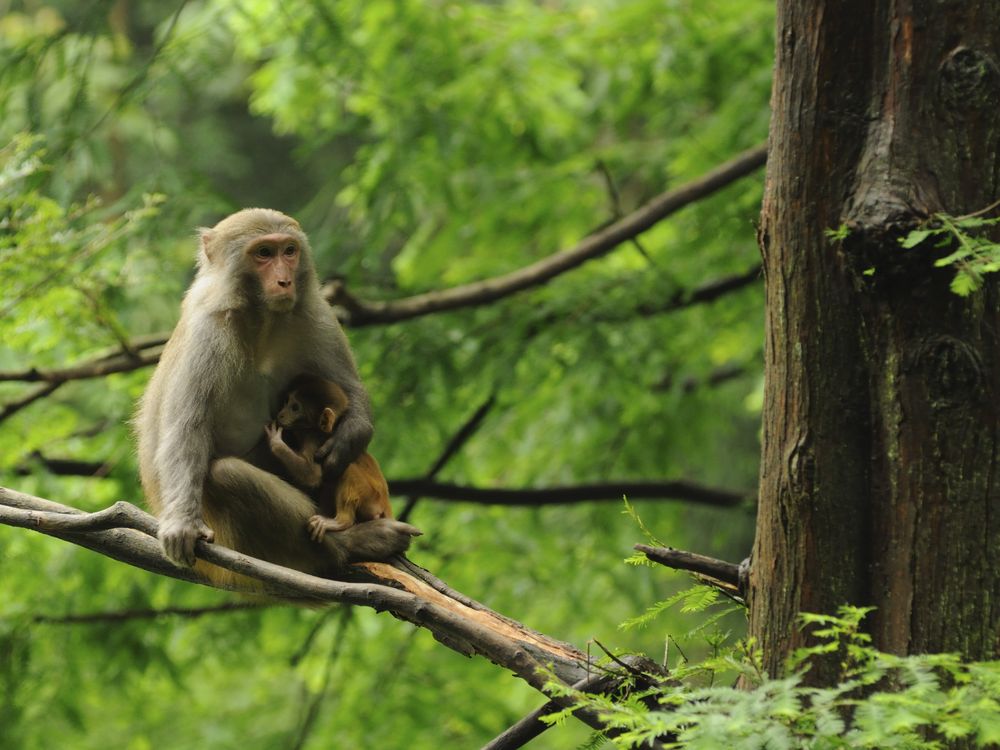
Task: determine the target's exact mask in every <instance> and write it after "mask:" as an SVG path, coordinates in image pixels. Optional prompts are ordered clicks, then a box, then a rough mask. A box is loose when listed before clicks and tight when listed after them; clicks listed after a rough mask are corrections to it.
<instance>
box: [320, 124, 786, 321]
mask: <svg viewBox="0 0 1000 750" xmlns="http://www.w3.org/2000/svg"><path fill="white" fill-rule="evenodd" d="M766 158H767V146H766V144H762V145H759V146H755V147H754V148H752V149H749V150H748V151H744V152H743V153H742V154H740V155H739V156H737V157H735V158H734V159H731V160H730V161H728V162H726V163H724V164H721V165H719V166H718V167H716V168H715V169H713V170H711V171H710V172H708V173H707V174H705V175H703V176H702V177H700V178H698V179H696V180H692V181H691V182H689V183H687V184H685V185H681V186H680V187H678V188H675V189H673V190H668V191H667V192H665V193H662V194H660V195H659V196H657V197H656V198H654V199H653V200H651V201H650V202H649V203H647V204H646V205H645V206H642V207H641V208H639V209H638V210H636V211H633V212H632V213H631V214H629V215H628V216H625V217H624V218H622V219H620V220H619V221H616V222H614V223H613V224H610V225H609V226H607V227H605V228H603V229H601V230H599V231H597V232H595V233H594V234H592V235H590V236H589V237H587V238H586V239H584V240H582V241H581V242H580V243H578V244H577V245H576V246H574V247H572V248H570V249H568V250H563V251H561V252H557V253H554V254H552V255H550V256H548V257H546V258H543V259H542V260H540V261H538V262H536V263H532V264H531V265H529V266H525V267H524V268H519V269H518V270H516V271H512V272H510V273H507V274H504V275H501V276H496V277H494V278H492V279H486V280H484V281H477V282H473V283H471V284H463V285H461V286H457V287H452V288H451V289H445V290H441V291H436V292H428V293H426V294H418V295H416V296H413V297H407V298H405V299H400V300H393V301H389V302H365V301H363V300H359V299H357V298H355V297H352V296H350V295H349V294H345V292H346V290H345V289H344V288H343V286H342V285H338V284H334V285H332V286H330V288H329V289H328V290H327V291H328V297H330V298H331V304H335V305H340V306H341V307H343V308H344V309H345V310H346V311H347V314H348V315H349V322H350V325H352V326H365V325H373V324H376V323H393V322H397V321H400V320H407V319H410V318H416V317H420V316H422V315H429V314H431V313H437V312H442V311H445V310H454V309H457V308H461V307H474V306H479V305H485V304H488V303H490V302H494V301H496V300H498V299H501V298H503V297H507V296H509V295H511V294H515V293H517V292H520V291H523V290H525V289H530V288H531V287H535V286H540V285H541V284H545V283H546V282H548V281H551V280H552V279H553V278H555V277H556V276H559V275H560V274H563V273H565V272H566V271H569V270H572V269H574V268H576V267H578V266H580V265H582V264H584V263H586V262H587V261H589V260H593V259H595V258H599V257H601V256H603V255H606V254H607V253H608V252H610V251H611V250H613V249H614V248H616V247H617V246H618V245H620V244H621V243H623V242H625V241H626V240H630V239H632V238H634V237H636V236H638V235H640V234H642V233H643V232H645V231H646V230H647V229H649V228H650V227H652V226H653V225H654V224H656V223H657V222H659V221H662V220H663V219H665V218H666V217H667V216H669V215H671V214H672V213H674V212H676V211H678V210H680V209H681V208H684V207H685V206H688V205H690V204H692V203H694V202H696V201H698V200H700V199H702V198H705V197H706V196H709V195H711V194H712V193H714V192H716V191H717V190H720V189H722V188H724V187H726V186H727V185H730V184H731V183H733V182H735V181H736V180H738V179H740V178H741V177H745V176H746V175H748V174H751V173H753V172H754V171H756V170H757V169H759V168H760V167H761V166H763V164H764V161H765V159H766Z"/></svg>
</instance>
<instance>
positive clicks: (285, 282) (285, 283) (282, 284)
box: [278, 279, 292, 289]
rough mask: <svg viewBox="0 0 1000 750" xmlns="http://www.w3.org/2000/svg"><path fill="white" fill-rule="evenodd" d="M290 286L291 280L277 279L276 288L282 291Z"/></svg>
mask: <svg viewBox="0 0 1000 750" xmlns="http://www.w3.org/2000/svg"><path fill="white" fill-rule="evenodd" d="M291 285H292V280H291V279H278V286H280V287H282V288H283V289H287V288H288V287H290V286H291Z"/></svg>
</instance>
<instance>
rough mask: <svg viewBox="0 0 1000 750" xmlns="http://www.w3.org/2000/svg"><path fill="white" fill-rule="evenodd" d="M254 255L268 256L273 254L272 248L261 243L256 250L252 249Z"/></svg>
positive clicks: (259, 256)
mask: <svg viewBox="0 0 1000 750" xmlns="http://www.w3.org/2000/svg"><path fill="white" fill-rule="evenodd" d="M254 255H256V256H257V257H258V258H270V257H271V256H272V255H274V248H272V247H271V246H270V245H261V246H260V247H258V248H257V249H256V250H254Z"/></svg>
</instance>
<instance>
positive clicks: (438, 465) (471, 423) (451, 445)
mask: <svg viewBox="0 0 1000 750" xmlns="http://www.w3.org/2000/svg"><path fill="white" fill-rule="evenodd" d="M496 401H497V395H496V393H495V392H494V393H491V394H490V395H489V396H488V397H487V399H486V400H485V401H483V403H481V404H480V405H479V408H478V409H476V410H475V411H474V412H473V413H472V416H470V417H469V418H468V419H467V420H465V422H464V423H463V424H462V426H461V427H459V428H458V430H457V431H456V432H455V434H454V435H452V436H451V438H450V439H449V440H448V442H447V444H446V445H445V446H444V449H443V450H442V451H441V454H440V455H439V456H438V457H437V459H435V461H434V463H433V464H431V468H430V469H428V470H427V473H426V474H424V480H425V481H428V480H431V479H434V477H436V476H437V474H438V472H439V471H441V469H443V468H444V467H445V466H446V465H447V463H448V462H449V461H450V460H451V459H452V458H453V457H454V456H455V455H456V454H457V453H458V452H459V451H460V450H462V447H463V446H464V445H465V444H466V443H467V442H469V441H470V440H471V439H472V436H473V435H475V434H476V432H478V430H479V428H480V427H481V426H482V424H483V420H485V419H486V415H487V414H489V413H490V410H491V409H493V405H494V404H496ZM419 499H420V496H419V495H410V496H409V497H408V498H406V504H405V505H404V506H403V510H402V512H401V513H400V514H399V520H400V521H408V520H409V518H410V514H411V513H413V509H414V508H415V507H416V505H417V501H418V500H419Z"/></svg>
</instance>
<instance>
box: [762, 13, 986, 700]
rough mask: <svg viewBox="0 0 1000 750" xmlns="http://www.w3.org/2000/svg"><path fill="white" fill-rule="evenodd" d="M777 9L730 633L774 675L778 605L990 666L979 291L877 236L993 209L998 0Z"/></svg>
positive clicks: (782, 617) (784, 639) (786, 630)
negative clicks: (743, 586)
mask: <svg viewBox="0 0 1000 750" xmlns="http://www.w3.org/2000/svg"><path fill="white" fill-rule="evenodd" d="M778 5H779V9H778V22H777V24H778V25H777V42H776V67H775V78H774V88H773V93H772V111H773V120H772V125H771V134H770V150H769V155H768V161H767V183H766V189H765V198H764V206H763V215H762V223H761V228H760V237H759V239H760V245H761V251H762V254H763V258H764V267H765V283H766V288H767V293H766V294H767V313H766V388H765V405H764V446H763V455H762V468H761V478H760V493H759V497H760V501H759V512H758V521H757V537H756V541H755V546H754V554H753V566H752V569H751V575H750V591H749V603H750V632H751V634H752V635H753V636H755V637H756V638H757V640H758V642H759V644H760V645H761V646H762V647H763V650H764V654H765V661H766V664H767V666H768V668H769V669H770V671H771V672H772V673H774V672H777V671H779V670H780V665H781V664H782V662H783V660H784V658H785V657H786V656H787V655H788V653H789V652H790V650H791V649H792V648H794V647H796V646H798V645H801V643H802V639H803V636H802V635H801V634H800V633H799V632H798V631H797V628H796V625H795V619H794V618H795V616H796V614H797V613H799V612H832V611H834V610H835V609H836V607H837V606H838V605H840V604H845V603H851V604H870V605H875V606H876V607H878V609H877V611H876V614H875V615H874V617H873V619H872V622H871V625H870V627H871V628H872V632H873V635H874V637H875V645H876V646H877V647H879V648H881V649H884V650H887V651H891V652H895V653H900V654H906V653H918V652H933V651H960V652H961V653H963V654H965V655H967V656H969V657H972V658H994V657H996V656H998V655H1000V640H998V637H1000V564H998V563H1000V560H998V553H1000V490H998V488H997V485H996V478H995V476H996V469H997V468H998V460H1000V459H998V454H997V440H996V438H997V426H998V425H997V419H998V409H997V406H996V404H997V399H998V396H1000V346H998V344H1000V341H998V335H1000V333H998V332H1000V295H998V290H997V285H996V283H995V281H989V282H988V283H987V285H986V287H985V288H984V289H983V290H982V291H980V292H978V293H976V294H974V295H973V296H971V297H969V298H961V297H958V296H956V295H955V294H953V293H952V292H951V291H950V290H949V288H948V282H949V279H950V277H951V272H949V271H947V270H941V269H935V268H934V267H933V261H934V259H935V257H937V255H938V253H939V251H935V250H934V249H933V248H929V247H917V248H914V249H913V250H903V249H902V248H901V247H900V245H899V243H898V239H899V238H900V237H901V236H903V235H904V234H905V233H906V232H907V231H908V230H909V229H911V228H913V227H914V226H916V224H917V223H918V222H919V221H920V220H922V219H924V218H926V217H928V216H929V215H932V214H933V213H935V212H946V213H949V214H952V215H962V214H966V213H971V212H974V211H977V210H980V209H983V208H984V207H986V206H987V205H989V204H990V203H992V202H993V201H995V200H996V198H997V188H998V180H1000V159H998V139H1000V117H998V109H997V101H998V98H1000V75H998V65H997V61H998V59H1000V4H998V3H996V2H993V0H979V1H963V2H959V1H956V0H911V1H909V2H905V1H904V0H876V1H873V0H852V1H851V2H839V3H833V2H826V1H819V2H812V3H801V2H798V0H782V1H781V2H779V4H778ZM845 224H846V226H847V228H848V230H849V235H848V237H847V239H846V240H845V241H843V242H838V241H836V240H833V239H831V238H829V237H828V236H827V235H826V234H825V231H826V230H828V229H834V228H837V227H840V226H842V225H845ZM831 669H832V667H831ZM832 677H833V673H832V671H825V672H824V671H823V670H817V671H815V673H814V675H813V678H814V679H817V680H819V681H822V680H824V679H830V678H832Z"/></svg>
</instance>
